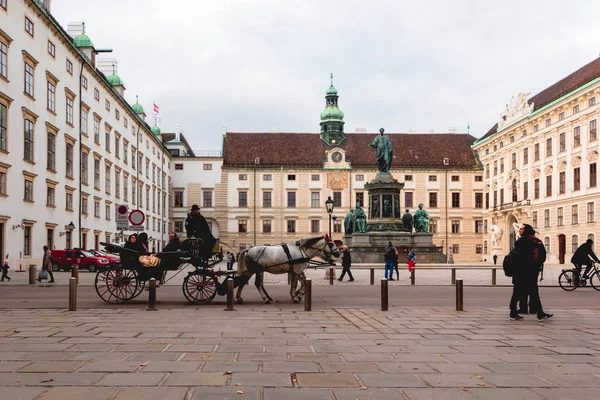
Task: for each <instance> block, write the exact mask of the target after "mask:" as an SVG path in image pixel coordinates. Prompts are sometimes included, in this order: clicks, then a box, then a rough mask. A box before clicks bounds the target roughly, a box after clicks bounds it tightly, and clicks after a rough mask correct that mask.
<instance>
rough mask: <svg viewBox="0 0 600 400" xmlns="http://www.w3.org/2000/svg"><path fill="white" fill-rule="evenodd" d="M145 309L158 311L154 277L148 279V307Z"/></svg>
mask: <svg viewBox="0 0 600 400" xmlns="http://www.w3.org/2000/svg"><path fill="white" fill-rule="evenodd" d="M146 311H158V309H157V308H156V279H154V278H150V280H149V281H148V308H147V309H146Z"/></svg>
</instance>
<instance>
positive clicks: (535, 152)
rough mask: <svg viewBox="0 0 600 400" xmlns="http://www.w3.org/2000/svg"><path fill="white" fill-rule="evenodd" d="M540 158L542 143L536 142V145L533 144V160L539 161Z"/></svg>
mask: <svg viewBox="0 0 600 400" xmlns="http://www.w3.org/2000/svg"><path fill="white" fill-rule="evenodd" d="M539 160H540V144H539V143H536V144H535V146H533V161H539Z"/></svg>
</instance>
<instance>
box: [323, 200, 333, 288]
mask: <svg viewBox="0 0 600 400" xmlns="http://www.w3.org/2000/svg"><path fill="white" fill-rule="evenodd" d="M325 209H326V210H327V214H329V237H330V238H331V214H333V200H331V196H328V197H327V200H326V201H325ZM332 269H333V268H325V280H328V279H329V271H330V270H332ZM334 274H335V272H334ZM333 277H334V278H335V275H334V276H333Z"/></svg>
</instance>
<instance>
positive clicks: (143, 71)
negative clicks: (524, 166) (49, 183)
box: [53, 0, 600, 149]
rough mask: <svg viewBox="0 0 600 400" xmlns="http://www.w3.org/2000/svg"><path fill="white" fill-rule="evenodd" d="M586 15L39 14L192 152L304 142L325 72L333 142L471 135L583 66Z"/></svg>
mask: <svg viewBox="0 0 600 400" xmlns="http://www.w3.org/2000/svg"><path fill="white" fill-rule="evenodd" d="M599 11H600V6H599V5H597V4H596V3H595V2H582V3H578V4H577V6H572V7H570V6H566V5H565V3H564V2H559V1H556V0H551V1H545V2H544V4H543V7H540V5H539V3H536V2H523V1H513V0H509V1H504V2H494V3H492V2H482V1H468V0H456V1H452V2H449V1H441V0H440V1H421V2H404V1H383V0H372V1H369V2H364V1H357V0H346V1H338V0H330V1H327V2H323V1H316V0H304V1H296V0H293V1H292V0H290V1H285V2H281V1H274V0H245V1H242V0H239V1H233V0H220V1H217V0H214V1H201V2H198V1H183V0H171V1H169V2H164V1H158V0H149V1H144V2H140V1H139V0H138V1H135V0H119V1H117V0H106V1H102V2H86V6H85V7H82V6H81V2H77V1H75V0H60V1H54V2H53V14H54V15H55V17H56V18H57V19H58V20H59V21H60V22H61V24H63V26H66V25H67V23H68V22H69V21H78V20H79V21H81V20H85V21H86V27H87V31H88V33H89V35H90V37H91V38H92V40H93V41H94V43H95V44H96V45H97V46H98V47H112V48H113V49H114V53H113V54H112V55H111V56H113V57H116V58H117V59H118V62H119V75H120V76H121V78H122V79H123V80H124V81H125V84H126V85H127V89H128V90H127V94H126V97H127V98H128V99H129V100H130V101H134V99H135V95H136V94H139V96H140V102H141V103H142V104H143V105H144V107H145V108H146V109H148V110H149V109H151V105H152V103H153V102H156V103H157V104H159V105H160V109H161V112H162V114H161V118H162V129H163V131H173V130H174V126H175V124H180V125H181V126H182V128H183V129H184V131H185V133H186V136H187V137H188V138H189V140H190V142H191V144H192V146H193V147H194V148H196V149H220V147H221V143H222V138H221V125H223V124H225V125H227V128H228V130H229V131H247V130H249V129H251V128H252V129H254V130H256V131H267V130H269V129H270V128H274V127H276V126H277V127H279V129H280V130H282V131H287V132H318V130H319V113H320V112H321V110H322V109H323V107H324V104H325V103H324V98H323V97H324V94H325V90H326V89H327V87H328V85H329V73H330V72H333V73H334V74H335V82H334V84H335V86H336V88H337V89H338V91H339V95H340V100H339V104H340V108H341V109H342V110H343V111H344V113H345V115H346V117H345V120H346V132H353V131H354V129H355V128H357V127H366V128H368V129H369V131H376V130H377V129H379V127H380V126H384V127H385V128H386V130H387V131H388V132H406V131H407V130H408V128H412V129H414V130H415V131H420V132H426V131H429V130H430V129H435V130H436V131H438V132H443V131H446V130H447V128H448V127H451V126H454V127H457V128H458V129H459V131H461V132H465V131H466V126H467V124H470V125H471V133H472V134H474V135H475V136H481V135H483V134H485V133H486V132H487V130H488V129H489V128H490V127H491V126H492V125H493V124H494V123H495V122H496V118H497V116H498V113H499V112H500V110H501V109H502V107H503V105H504V104H505V103H506V102H508V100H509V99H510V97H511V96H512V95H514V94H516V93H519V92H531V93H532V95H533V94H535V93H537V92H539V91H541V90H543V89H544V88H546V87H548V86H549V85H551V84H552V83H554V82H556V81H557V80H559V79H561V78H563V77H564V76H566V75H567V74H569V73H571V72H573V71H575V70H576V69H578V68H580V67H581V66H583V65H584V64H586V63H587V62H589V61H591V60H592V59H593V58H595V57H596V56H597V55H598V54H597V52H598V49H599V48H600V46H599V45H598V44H599V41H600V28H599V25H598V24H597V22H596V21H595V19H596V18H595V16H596V15H597V14H598V12H599Z"/></svg>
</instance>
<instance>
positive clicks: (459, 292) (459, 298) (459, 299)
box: [456, 278, 463, 311]
mask: <svg viewBox="0 0 600 400" xmlns="http://www.w3.org/2000/svg"><path fill="white" fill-rule="evenodd" d="M456 311H463V280H462V278H459V279H457V280H456Z"/></svg>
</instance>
